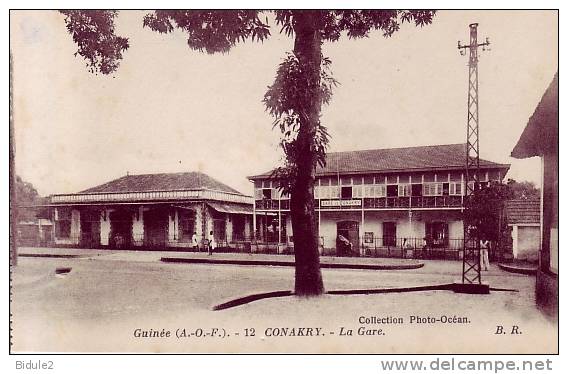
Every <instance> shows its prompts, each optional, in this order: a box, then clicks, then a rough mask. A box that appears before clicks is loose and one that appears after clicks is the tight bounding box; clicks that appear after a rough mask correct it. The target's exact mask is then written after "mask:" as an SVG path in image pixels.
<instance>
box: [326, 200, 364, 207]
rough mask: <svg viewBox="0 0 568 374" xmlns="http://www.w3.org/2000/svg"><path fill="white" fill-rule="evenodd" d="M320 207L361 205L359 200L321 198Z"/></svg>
mask: <svg viewBox="0 0 568 374" xmlns="http://www.w3.org/2000/svg"><path fill="white" fill-rule="evenodd" d="M321 206H322V207H340V206H361V200H360V199H356V200H322V201H321Z"/></svg>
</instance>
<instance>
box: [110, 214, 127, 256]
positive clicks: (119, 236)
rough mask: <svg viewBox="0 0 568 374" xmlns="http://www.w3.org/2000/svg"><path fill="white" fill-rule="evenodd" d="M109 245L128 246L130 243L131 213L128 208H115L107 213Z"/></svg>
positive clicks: (116, 246) (119, 247)
mask: <svg viewBox="0 0 568 374" xmlns="http://www.w3.org/2000/svg"><path fill="white" fill-rule="evenodd" d="M109 219H110V237H109V245H110V246H111V247H114V248H118V249H121V248H128V247H129V246H130V244H131V243H132V213H131V212H130V211H129V210H126V209H125V210H122V209H121V210H116V211H114V212H111V213H110V214H109Z"/></svg>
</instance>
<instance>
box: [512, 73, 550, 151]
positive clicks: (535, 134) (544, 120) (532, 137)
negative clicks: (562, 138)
mask: <svg viewBox="0 0 568 374" xmlns="http://www.w3.org/2000/svg"><path fill="white" fill-rule="evenodd" d="M545 153H558V72H557V73H556V74H555V75H554V78H553V79H552V82H550V85H549V86H548V88H547V89H546V91H545V92H544V95H543V96H542V99H541V100H540V102H539V103H538V105H537V107H536V109H535V110H534V113H533V114H532V116H531V117H530V118H529V121H528V123H527V126H526V127H525V129H524V130H523V133H522V134H521V137H520V138H519V141H518V142H517V144H516V145H515V148H513V151H512V152H511V156H512V157H515V158H527V157H534V156H542V155H543V154H545Z"/></svg>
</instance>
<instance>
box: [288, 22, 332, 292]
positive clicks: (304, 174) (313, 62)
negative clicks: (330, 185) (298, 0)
mask: <svg viewBox="0 0 568 374" xmlns="http://www.w3.org/2000/svg"><path fill="white" fill-rule="evenodd" d="M294 33H295V35H296V39H295V44H294V54H295V55H296V57H297V58H298V61H299V63H300V66H301V67H302V69H303V70H304V71H305V74H306V81H305V84H306V86H305V87H304V88H305V89H306V90H307V93H308V95H307V97H309V98H310V99H308V100H307V101H308V102H307V103H300V106H301V107H304V108H305V111H304V113H300V129H299V132H298V137H297V145H298V160H297V165H296V166H297V175H296V179H295V182H294V185H293V186H292V190H291V196H290V213H291V216H292V230H293V233H294V252H295V257H296V284H295V293H296V295H300V296H317V295H321V294H322V293H323V292H324V288H323V279H322V276H321V271H320V262H319V250H318V237H317V230H316V219H315V218H316V216H315V211H314V180H315V160H316V152H315V148H314V136H315V133H316V129H317V125H318V123H319V117H320V110H321V99H320V70H321V35H320V33H319V30H318V27H317V14H316V12H310V11H303V12H302V11H298V12H296V14H295V15H294Z"/></svg>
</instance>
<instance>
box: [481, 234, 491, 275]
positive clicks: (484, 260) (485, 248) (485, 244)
mask: <svg viewBox="0 0 568 374" xmlns="http://www.w3.org/2000/svg"><path fill="white" fill-rule="evenodd" d="M479 249H480V253H479V256H480V257H481V258H480V261H481V263H480V266H481V267H482V268H483V270H485V271H487V270H489V240H487V239H483V240H481V243H480V246H479Z"/></svg>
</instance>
